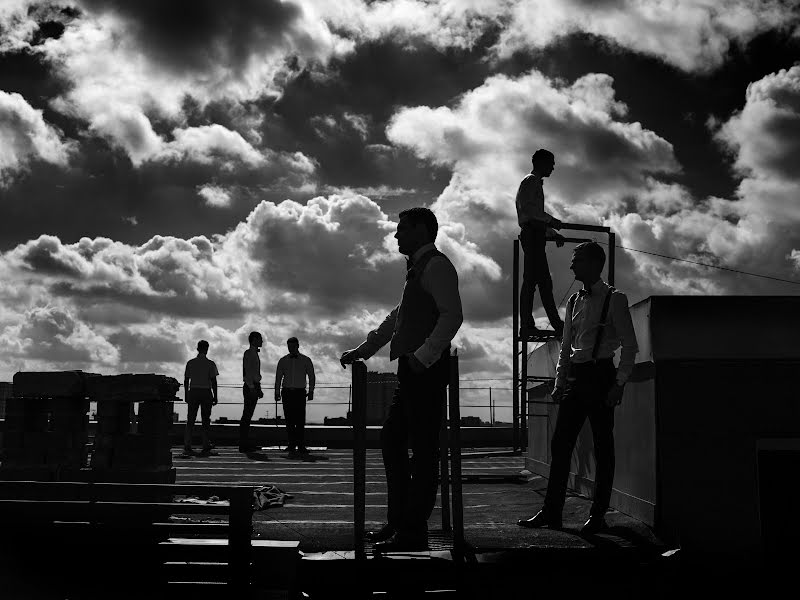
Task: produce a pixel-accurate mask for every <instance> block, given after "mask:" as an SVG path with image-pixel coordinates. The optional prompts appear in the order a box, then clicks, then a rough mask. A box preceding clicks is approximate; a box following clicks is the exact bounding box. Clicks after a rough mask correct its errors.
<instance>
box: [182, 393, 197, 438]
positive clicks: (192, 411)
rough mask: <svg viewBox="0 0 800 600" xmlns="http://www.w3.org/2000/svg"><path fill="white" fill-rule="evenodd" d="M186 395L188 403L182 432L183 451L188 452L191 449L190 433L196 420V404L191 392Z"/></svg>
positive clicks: (192, 431)
mask: <svg viewBox="0 0 800 600" xmlns="http://www.w3.org/2000/svg"><path fill="white" fill-rule="evenodd" d="M186 393H187V394H189V401H188V402H187V403H186V405H187V409H186V428H185V429H184V430H183V449H184V450H186V451H187V452H188V451H189V450H191V449H192V433H194V422H195V420H197V407H198V402H197V401H195V399H194V397H193V396H194V394H192V392H191V390H190V391H188V392H186Z"/></svg>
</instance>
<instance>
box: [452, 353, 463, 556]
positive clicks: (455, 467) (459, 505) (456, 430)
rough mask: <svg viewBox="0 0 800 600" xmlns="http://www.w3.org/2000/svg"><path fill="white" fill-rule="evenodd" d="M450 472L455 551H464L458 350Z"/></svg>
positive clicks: (454, 366) (454, 358)
mask: <svg viewBox="0 0 800 600" xmlns="http://www.w3.org/2000/svg"><path fill="white" fill-rule="evenodd" d="M448 391H449V400H450V402H449V404H450V423H449V425H450V450H451V452H450V472H451V473H452V478H451V481H452V488H453V551H454V552H455V553H456V554H463V552H464V547H465V544H464V498H463V495H462V493H461V408H460V406H459V400H460V398H459V393H458V392H459V390H458V350H454V351H453V354H452V356H450V385H449V389H448Z"/></svg>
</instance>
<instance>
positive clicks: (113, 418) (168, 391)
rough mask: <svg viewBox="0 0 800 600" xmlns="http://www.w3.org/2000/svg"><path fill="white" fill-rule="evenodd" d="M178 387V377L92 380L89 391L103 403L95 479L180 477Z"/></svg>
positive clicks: (162, 479)
mask: <svg viewBox="0 0 800 600" xmlns="http://www.w3.org/2000/svg"><path fill="white" fill-rule="evenodd" d="M178 388H179V385H178V381H177V380H176V379H174V378H172V377H166V376H164V375H154V374H135V375H114V376H107V377H101V378H97V379H93V380H92V381H91V383H90V385H89V394H90V397H91V399H92V400H94V401H96V402H97V433H96V435H95V446H94V452H93V454H92V471H93V474H94V476H93V478H94V480H95V481H126V482H153V483H171V482H174V481H175V469H174V468H173V467H172V452H171V447H170V438H169V434H170V428H171V427H172V411H173V408H174V401H175V393H176V392H177V391H178ZM135 405H138V409H139V410H138V417H137V416H136V415H135V411H134V406H135Z"/></svg>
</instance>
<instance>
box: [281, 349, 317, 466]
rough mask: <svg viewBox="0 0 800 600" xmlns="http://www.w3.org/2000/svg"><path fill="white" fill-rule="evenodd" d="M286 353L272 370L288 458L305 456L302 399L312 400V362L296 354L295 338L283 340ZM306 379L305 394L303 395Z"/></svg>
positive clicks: (303, 401) (304, 415) (304, 422)
mask: <svg viewBox="0 0 800 600" xmlns="http://www.w3.org/2000/svg"><path fill="white" fill-rule="evenodd" d="M286 346H287V348H288V349H289V354H287V355H286V356H283V357H282V358H281V359H280V360H279V361H278V367H277V368H276V370H275V402H277V401H278V400H282V401H283V414H284V416H285V417H286V434H287V437H288V439H289V445H288V447H287V448H286V450H287V452H289V455H290V456H293V455H294V454H296V453H300V454H308V448H306V443H305V426H306V398H308V401H309V402H310V401H311V400H313V399H314V384H315V381H316V378H315V376H314V363H312V362H311V359H310V358H309V357H308V356H306V355H305V354H300V342H299V341H298V339H297V338H296V337H290V338H289V339H288V340H286ZM306 379H308V393H306Z"/></svg>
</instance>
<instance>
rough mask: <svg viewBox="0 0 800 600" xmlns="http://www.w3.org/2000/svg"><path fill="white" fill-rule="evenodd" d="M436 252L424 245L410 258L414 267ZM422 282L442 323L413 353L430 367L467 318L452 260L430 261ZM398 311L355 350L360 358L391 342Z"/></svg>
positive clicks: (394, 311)
mask: <svg viewBox="0 0 800 600" xmlns="http://www.w3.org/2000/svg"><path fill="white" fill-rule="evenodd" d="M435 249H436V246H435V245H434V244H433V243H430V244H425V245H424V246H422V247H421V248H420V249H419V250H417V251H416V252H415V253H414V254H413V256H412V257H411V262H412V264H413V263H414V262H415V261H417V260H419V259H420V258H421V257H422V256H423V255H424V254H425V253H426V252H428V251H430V250H435ZM419 281H420V285H421V286H422V289H423V290H425V291H426V292H428V293H429V294H430V295H431V296H433V301H434V302H435V303H436V308H437V309H438V310H439V320H438V321H436V325H435V326H434V328H433V331H431V334H430V335H429V336H428V338H427V339H426V340H425V342H424V343H423V344H422V346H420V347H419V348H417V350H415V351H414V356H416V357H417V360H418V361H419V362H421V363H422V364H423V365H425V366H426V367H430V366H431V365H432V364H433V363H435V362H436V361H437V360H439V357H440V356H441V355H442V352H444V349H445V348H447V345H448V344H449V343H450V342H451V341H452V340H453V338H454V337H455V335H456V333H457V332H458V329H459V327H461V323H462V322H463V321H464V317H463V315H462V312H461V296H460V295H459V293H458V273H456V270H455V268H454V267H453V265H452V263H451V262H450V261H449V260H447V259H446V258H443V257H441V256H434V257H433V258H431V259H430V260H429V261H428V264H427V266H426V267H425V270H424V271H423V272H422V275H421V277H420V280H419ZM399 309H400V305H399V304H398V305H397V306H395V307H394V309H393V310H392V312H390V313H389V314H388V315H386V318H385V319H384V320H383V322H382V323H381V324H380V325H379V326H378V328H377V329H375V330H373V331H370V332H369V334H368V335H367V339H366V341H365V342H364V343H363V344H361V345H360V346H359V347H358V348H357V349H356V350H358V355H359V356H360V357H361V358H369V357H370V356H372V355H373V354H375V353H376V352H377V351H378V350H380V349H381V348H383V346H385V345H386V344H387V343H389V341H391V339H392V334H393V333H394V328H395V324H396V323H397V311H398V310H399Z"/></svg>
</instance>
